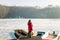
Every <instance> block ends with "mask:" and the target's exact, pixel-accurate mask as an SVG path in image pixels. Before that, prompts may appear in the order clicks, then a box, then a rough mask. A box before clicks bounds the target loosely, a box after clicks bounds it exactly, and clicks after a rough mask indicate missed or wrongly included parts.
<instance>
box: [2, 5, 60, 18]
mask: <svg viewBox="0 0 60 40" xmlns="http://www.w3.org/2000/svg"><path fill="white" fill-rule="evenodd" d="M7 7H8V6H7ZM8 8H9V11H8V13H7V15H6V16H5V17H2V18H60V7H46V8H42V9H37V8H35V7H16V6H10V7H8Z"/></svg>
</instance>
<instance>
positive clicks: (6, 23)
mask: <svg viewBox="0 0 60 40" xmlns="http://www.w3.org/2000/svg"><path fill="white" fill-rule="evenodd" d="M28 20H29V19H0V37H8V38H11V37H10V36H11V35H10V34H9V33H10V32H14V30H15V29H23V30H25V31H27V29H28V26H27V22H28ZM31 20H32V23H33V31H34V35H36V33H37V31H45V32H47V31H57V32H60V30H59V29H60V19H31Z"/></svg>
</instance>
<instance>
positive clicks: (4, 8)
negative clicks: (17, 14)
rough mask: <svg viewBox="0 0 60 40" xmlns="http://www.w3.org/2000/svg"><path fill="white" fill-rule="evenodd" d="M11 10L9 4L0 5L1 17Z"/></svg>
mask: <svg viewBox="0 0 60 40" xmlns="http://www.w3.org/2000/svg"><path fill="white" fill-rule="evenodd" d="M8 12H9V8H8V7H7V6H3V5H0V18H3V17H5V16H6V15H7V14H8Z"/></svg>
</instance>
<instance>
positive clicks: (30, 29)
mask: <svg viewBox="0 0 60 40" xmlns="http://www.w3.org/2000/svg"><path fill="white" fill-rule="evenodd" d="M32 30H33V29H32V22H28V32H31V31H32Z"/></svg>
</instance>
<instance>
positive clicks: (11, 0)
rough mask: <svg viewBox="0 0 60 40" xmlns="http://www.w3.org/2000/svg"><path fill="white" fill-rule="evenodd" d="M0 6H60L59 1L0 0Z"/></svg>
mask: <svg viewBox="0 0 60 40" xmlns="http://www.w3.org/2000/svg"><path fill="white" fill-rule="evenodd" d="M0 4H3V5H8V6H12V5H13V6H15V5H16V6H41V7H45V6H47V5H60V0H0Z"/></svg>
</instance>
